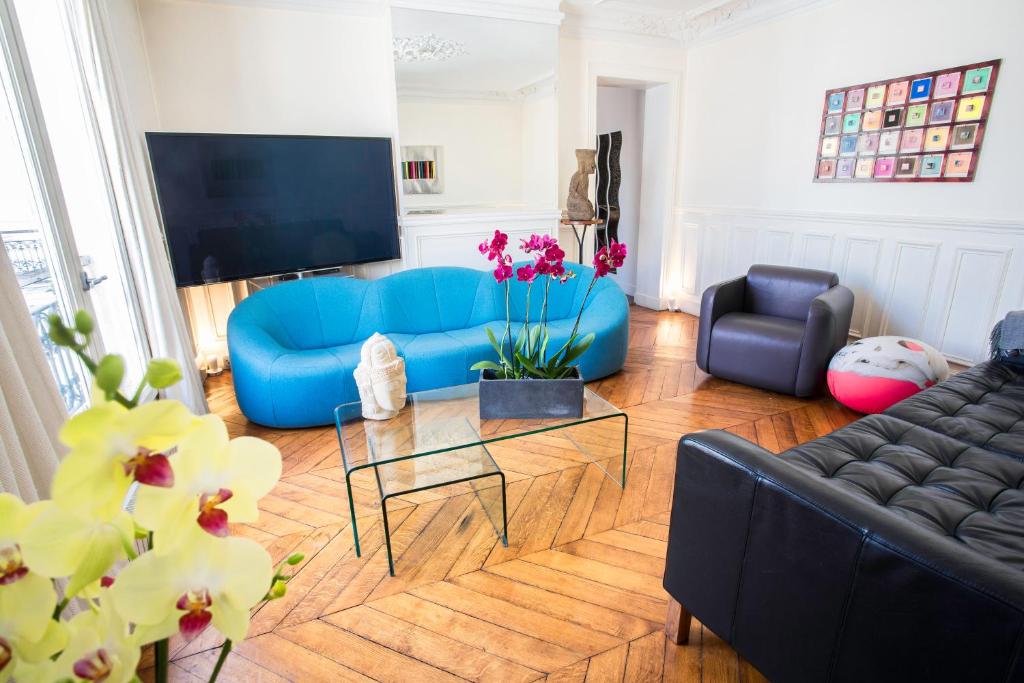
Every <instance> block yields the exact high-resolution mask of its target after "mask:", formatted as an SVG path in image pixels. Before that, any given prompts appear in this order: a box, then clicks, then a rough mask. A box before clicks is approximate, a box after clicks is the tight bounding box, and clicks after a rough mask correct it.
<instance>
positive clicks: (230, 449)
mask: <svg viewBox="0 0 1024 683" xmlns="http://www.w3.org/2000/svg"><path fill="white" fill-rule="evenodd" d="M172 462H173V466H174V484H173V485H172V486H170V487H167V488H157V487H153V486H143V487H140V488H139V492H138V498H137V500H136V505H135V517H136V519H137V520H138V522H139V524H141V525H142V526H144V527H146V528H147V529H152V530H153V531H154V532H155V545H156V548H157V551H158V552H162V549H163V548H165V547H167V546H174V545H176V544H177V541H176V540H174V539H175V538H177V537H178V536H180V534H181V533H183V532H186V531H189V528H188V527H189V526H192V525H190V524H189V522H191V521H192V520H195V521H196V522H198V524H199V526H200V527H201V528H203V529H204V530H206V531H207V532H208V533H210V534H213V535H214V536H226V535H227V534H228V523H229V522H254V521H256V519H257V517H258V516H259V509H258V508H257V503H258V501H259V499H260V498H262V497H263V496H265V495H267V493H269V492H270V490H271V489H272V488H273V487H274V485H275V484H276V483H277V480H278V479H279V478H280V476H281V453H280V451H278V450H277V448H276V447H275V446H273V445H271V444H269V443H267V442H266V441H263V440H261V439H256V438H253V437H251V436H242V437H238V438H236V439H230V440H229V439H228V430H227V427H225V426H224V421H223V420H221V419H220V418H219V417H217V416H216V415H204V416H203V417H201V418H199V426H198V427H197V428H196V429H195V430H194V431H192V432H191V433H190V434H189V435H188V436H186V437H185V438H184V439H183V440H182V441H181V443H180V444H179V445H178V449H177V451H176V452H175V454H174V455H173V456H172Z"/></svg>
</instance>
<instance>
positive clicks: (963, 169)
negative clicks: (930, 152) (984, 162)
mask: <svg viewBox="0 0 1024 683" xmlns="http://www.w3.org/2000/svg"><path fill="white" fill-rule="evenodd" d="M973 158H974V152H954V153H953V154H950V155H948V156H947V157H946V173H945V175H946V177H947V178H966V177H967V176H968V175H970V173H971V160H972V159H973Z"/></svg>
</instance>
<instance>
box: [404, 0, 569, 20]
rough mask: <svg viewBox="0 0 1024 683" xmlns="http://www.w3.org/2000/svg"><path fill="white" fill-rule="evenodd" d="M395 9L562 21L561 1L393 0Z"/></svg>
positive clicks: (494, 17)
mask: <svg viewBox="0 0 1024 683" xmlns="http://www.w3.org/2000/svg"><path fill="white" fill-rule="evenodd" d="M390 5H391V7H393V8H395V9H413V10H423V11H429V12H443V13H446V14H466V15H470V16H475V17H490V18H492V19H513V20H515V21H528V22H532V23H536V24H552V25H555V26H558V25H559V24H561V23H562V18H563V16H564V15H563V14H562V12H561V11H560V10H559V9H558V5H559V0H502V1H494V2H492V1H490V0H391V2H390Z"/></svg>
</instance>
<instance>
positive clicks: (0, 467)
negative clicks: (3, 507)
mask: <svg viewBox="0 0 1024 683" xmlns="http://www.w3.org/2000/svg"><path fill="white" fill-rule="evenodd" d="M66 419H67V412H66V411H65V409H64V401H63V399H61V397H60V393H59V392H58V391H57V383H56V382H55V381H54V379H53V374H52V373H51V372H50V366H49V365H48V364H47V363H46V356H45V355H43V347H42V345H40V343H39V335H38V334H37V332H36V328H35V325H34V324H33V323H32V317H31V316H30V315H29V312H28V308H27V307H26V306H25V299H24V298H23V297H22V294H21V289H20V288H19V287H18V280H17V278H16V277H15V275H14V269H13V268H12V267H11V261H10V259H9V258H8V257H7V252H6V250H4V249H2V248H0V491H3V492H6V493H13V494H14V495H16V496H18V497H20V498H21V499H22V500H24V501H26V502H32V501H36V500H39V499H41V498H46V497H47V496H48V495H49V491H50V480H51V479H52V478H53V473H54V471H55V470H56V469H57V463H58V461H59V460H60V457H59V455H58V453H59V452H60V445H59V443H58V441H57V432H58V431H59V430H60V426H61V424H62V423H63V422H64V420H66Z"/></svg>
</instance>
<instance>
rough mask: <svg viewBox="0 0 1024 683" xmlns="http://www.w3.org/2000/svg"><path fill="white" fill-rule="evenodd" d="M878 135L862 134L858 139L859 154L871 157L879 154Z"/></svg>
mask: <svg viewBox="0 0 1024 683" xmlns="http://www.w3.org/2000/svg"><path fill="white" fill-rule="evenodd" d="M878 136H879V134H878V133H861V134H860V137H858V138H857V154H859V155H866V156H870V155H872V154H877V153H878Z"/></svg>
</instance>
